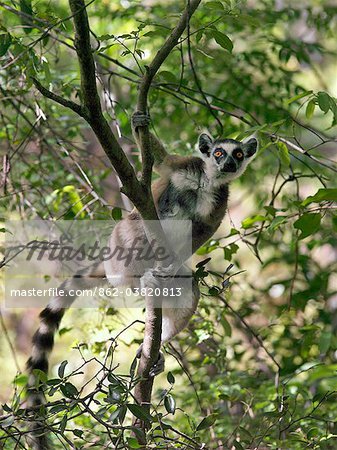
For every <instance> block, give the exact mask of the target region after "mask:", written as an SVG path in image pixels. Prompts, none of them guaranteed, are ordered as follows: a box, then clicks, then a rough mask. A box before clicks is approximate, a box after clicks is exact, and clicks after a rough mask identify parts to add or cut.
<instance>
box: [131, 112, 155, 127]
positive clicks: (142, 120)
mask: <svg viewBox="0 0 337 450" xmlns="http://www.w3.org/2000/svg"><path fill="white" fill-rule="evenodd" d="M150 122H151V119H150V115H149V114H143V113H142V112H140V111H135V112H134V113H133V114H132V117H131V125H132V128H133V129H134V130H137V128H138V127H147V126H149V125H150Z"/></svg>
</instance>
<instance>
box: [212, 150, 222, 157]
mask: <svg viewBox="0 0 337 450" xmlns="http://www.w3.org/2000/svg"><path fill="white" fill-rule="evenodd" d="M221 155H222V151H221V150H217V151H216V152H215V153H214V156H216V157H217V158H218V157H219V156H221Z"/></svg>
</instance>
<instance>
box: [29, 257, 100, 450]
mask: <svg viewBox="0 0 337 450" xmlns="http://www.w3.org/2000/svg"><path fill="white" fill-rule="evenodd" d="M104 275H105V274H104V268H103V265H102V263H96V264H94V265H93V266H91V267H89V268H87V269H84V270H82V271H80V272H78V273H77V274H76V275H74V277H72V278H71V279H69V280H66V281H64V282H63V283H62V284H61V286H60V288H59V291H61V290H62V291H64V293H65V294H67V295H64V296H62V297H54V298H52V299H51V300H50V302H49V303H48V306H47V307H46V308H45V309H44V310H43V311H41V313H40V325H39V328H38V329H37V331H36V332H35V334H34V336H33V340H32V343H33V345H32V353H31V356H30V358H29V359H28V361H27V370H28V374H29V378H28V385H27V409H28V410H32V411H33V412H35V413H36V420H35V422H34V425H33V426H32V427H31V435H30V441H31V442H30V446H31V448H32V450H48V442H47V437H46V431H44V427H43V422H41V419H42V420H43V418H41V409H40V408H39V407H40V406H42V405H43V404H44V403H45V395H44V391H43V387H42V386H36V385H37V380H36V375H35V374H34V370H35V369H39V370H41V371H42V372H44V373H46V374H47V373H48V358H49V354H50V352H51V351H52V349H53V346H54V335H55V333H56V331H57V330H58V328H59V326H60V323H61V320H62V318H63V315H64V313H65V311H66V310H67V309H68V308H70V306H71V305H72V304H73V303H74V301H75V300H76V298H77V296H75V295H70V293H69V291H70V290H74V291H76V290H77V289H85V288H90V287H93V286H97V285H99V284H102V283H103V282H104ZM39 415H40V417H38V416H39ZM39 419H40V420H39Z"/></svg>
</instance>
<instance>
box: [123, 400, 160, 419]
mask: <svg viewBox="0 0 337 450" xmlns="http://www.w3.org/2000/svg"><path fill="white" fill-rule="evenodd" d="M126 406H127V407H128V410H129V411H130V412H131V413H132V414H133V415H134V416H135V417H137V419H140V420H143V421H144V422H148V423H151V422H152V420H153V419H152V416H151V414H150V413H149V412H148V410H147V409H145V407H144V406H141V405H135V404H134V403H128V404H127V405H126Z"/></svg>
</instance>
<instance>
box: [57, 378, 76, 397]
mask: <svg viewBox="0 0 337 450" xmlns="http://www.w3.org/2000/svg"><path fill="white" fill-rule="evenodd" d="M60 389H61V391H62V393H63V394H64V395H65V396H66V397H68V398H74V397H76V396H77V395H78V390H77V388H76V387H75V386H74V385H73V384H72V383H69V381H68V382H67V383H65V384H64V385H62V386H61V387H60Z"/></svg>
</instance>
